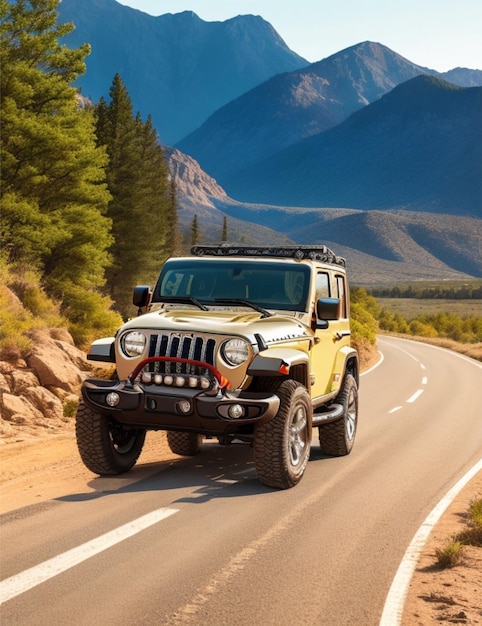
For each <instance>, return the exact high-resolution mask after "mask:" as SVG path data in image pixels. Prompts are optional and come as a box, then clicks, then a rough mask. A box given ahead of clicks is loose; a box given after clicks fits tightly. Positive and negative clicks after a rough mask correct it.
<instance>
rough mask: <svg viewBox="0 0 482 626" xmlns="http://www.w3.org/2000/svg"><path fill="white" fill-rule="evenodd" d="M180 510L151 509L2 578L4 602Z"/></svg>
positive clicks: (0, 597) (0, 600)
mask: <svg viewBox="0 0 482 626" xmlns="http://www.w3.org/2000/svg"><path fill="white" fill-rule="evenodd" d="M177 512H178V509H168V508H162V509H157V510H156V511H151V513H147V515H143V516H142V517H138V518H137V519H135V520H132V521H131V522H128V523H127V524H124V525H123V526H119V527H118V528H115V529H114V530H111V531H110V532H108V533H105V534H104V535H100V537H97V538H96V539H92V541H88V542H87V543H83V544H82V545H80V546H77V547H76V548H72V550H68V551H67V552H63V553H62V554H59V555H58V556H54V557H53V558H51V559H49V560H48V561H44V562H43V563H40V564H39V565H35V566H34V567H31V568H30V569H27V570H25V571H24V572H20V573H19V574H16V575H15V576H11V577H10V578H6V579H5V580H2V581H1V582H0V604H3V603H4V602H6V601H7V600H11V599H12V598H15V597H16V596H18V595H20V594H21V593H24V592H25V591H28V590H29V589H32V588H33V587H36V586H37V585H40V583H43V582H45V581H46V580H49V578H53V577H54V576H57V575H58V574H61V573H62V572H65V571H66V570H68V569H70V568H71V567H74V566H75V565H78V564H79V563H82V562H83V561H86V560H87V559H90V557H92V556H95V555H96V554H99V553H100V552H103V551H104V550H107V548H111V547H112V546H115V545H116V544H117V543H120V542H121V541H124V540H125V539H128V538H129V537H132V536H133V535H136V534H137V533H139V532H141V530H145V529H146V528H149V526H153V525H154V524H157V522H160V521H161V520H163V519H165V518H166V517H169V516H171V515H173V514H174V513H177Z"/></svg>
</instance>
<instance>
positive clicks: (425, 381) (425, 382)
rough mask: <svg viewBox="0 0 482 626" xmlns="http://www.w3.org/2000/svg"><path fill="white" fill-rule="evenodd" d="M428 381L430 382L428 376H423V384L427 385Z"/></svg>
mask: <svg viewBox="0 0 482 626" xmlns="http://www.w3.org/2000/svg"><path fill="white" fill-rule="evenodd" d="M427 382H428V378H427V377H426V376H424V377H423V378H422V385H426V384H427Z"/></svg>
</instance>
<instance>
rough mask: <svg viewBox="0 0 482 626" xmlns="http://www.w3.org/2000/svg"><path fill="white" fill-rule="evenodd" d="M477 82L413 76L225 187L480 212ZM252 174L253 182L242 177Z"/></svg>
mask: <svg viewBox="0 0 482 626" xmlns="http://www.w3.org/2000/svg"><path fill="white" fill-rule="evenodd" d="M481 110H482V88H481V87H471V88H467V89H464V88H460V87H455V86H454V85H451V84H449V83H446V82H445V81H441V80H439V79H436V78H433V77H429V76H419V77H417V78H414V79H412V80H410V81H407V82H406V83H403V84H402V85H399V86H398V87H396V88H395V89H394V90H393V91H392V92H390V93H389V94H387V95H385V96H383V97H382V98H381V99H380V100H378V101H377V102H375V103H373V104H371V105H369V106H367V107H365V108H364V109H363V110H361V111H358V112H356V113H354V114H353V115H352V116H351V117H350V118H349V119H348V120H346V121H345V122H343V123H342V124H340V125H339V126H337V127H335V128H332V129H330V130H328V131H325V132H324V133H321V134H319V135H317V136H315V137H310V138H308V139H305V140H303V141H301V142H299V143H298V144H296V145H294V146H291V147H289V148H287V149H285V150H283V151H281V152H279V153H278V154H276V155H274V156H273V157H271V158H269V159H266V160H265V161H263V162H261V163H257V164H256V165H255V166H253V167H248V168H244V169H242V170H241V171H240V172H238V173H236V174H235V175H233V176H232V177H231V178H230V179H228V180H226V181H225V182H224V184H223V187H224V189H225V190H226V192H227V193H228V195H230V196H231V197H234V198H236V199H238V200H243V201H247V202H263V203H267V204H275V205H289V204H292V205H294V206H318V207H319V206H330V207H354V208H359V209H389V208H408V209H411V210H423V211H430V212H439V213H449V214H459V215H473V216H477V217H478V216H480V215H481V214H482V212H481V211H482V206H481V199H482V177H481V163H482V142H481V141H480V137H481V136H482V116H481V115H480V112H481ZM246 181H249V184H246Z"/></svg>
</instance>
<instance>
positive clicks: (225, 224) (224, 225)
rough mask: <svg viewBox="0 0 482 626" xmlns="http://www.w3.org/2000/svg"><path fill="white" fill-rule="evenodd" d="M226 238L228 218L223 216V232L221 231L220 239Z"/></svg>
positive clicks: (224, 239) (225, 239)
mask: <svg viewBox="0 0 482 626" xmlns="http://www.w3.org/2000/svg"><path fill="white" fill-rule="evenodd" d="M227 240H228V220H227V217H226V216H224V218H223V232H222V233H221V241H227Z"/></svg>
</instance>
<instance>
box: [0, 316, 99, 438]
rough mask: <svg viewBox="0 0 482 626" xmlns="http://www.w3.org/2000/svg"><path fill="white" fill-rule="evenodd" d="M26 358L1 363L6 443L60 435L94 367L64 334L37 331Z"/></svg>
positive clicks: (0, 413) (0, 406) (0, 432)
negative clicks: (48, 434)
mask: <svg viewBox="0 0 482 626" xmlns="http://www.w3.org/2000/svg"><path fill="white" fill-rule="evenodd" d="M32 340H33V343H34V346H33V348H32V350H31V351H30V352H29V354H28V355H27V356H26V357H25V358H24V359H16V360H15V361H1V360H0V437H1V441H2V442H3V443H8V442H13V441H19V440H23V439H26V438H29V437H33V436H38V435H42V434H44V433H48V432H52V433H55V432H58V431H60V430H61V429H62V428H63V427H64V426H65V425H66V423H68V422H69V421H70V420H71V419H72V417H73V415H74V414H75V409H76V406H77V403H78V397H79V391H80V386H81V383H82V381H83V379H84V378H85V377H86V376H87V375H88V374H89V373H90V372H91V371H92V369H93V366H92V364H91V363H89V361H87V359H86V355H85V354H84V353H83V352H82V351H81V350H79V349H78V348H76V347H75V345H74V342H73V340H72V337H71V336H70V334H69V333H68V332H67V331H66V330H63V329H59V328H56V329H52V330H36V331H33V333H32Z"/></svg>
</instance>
